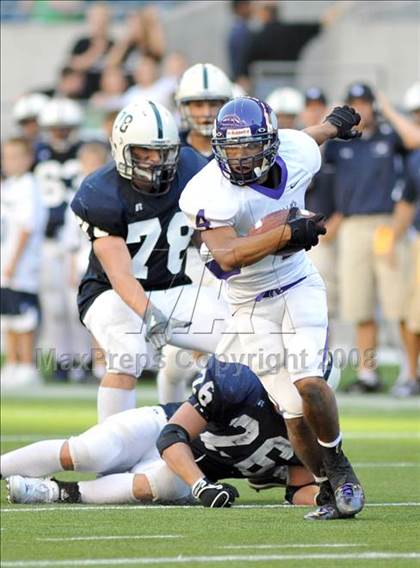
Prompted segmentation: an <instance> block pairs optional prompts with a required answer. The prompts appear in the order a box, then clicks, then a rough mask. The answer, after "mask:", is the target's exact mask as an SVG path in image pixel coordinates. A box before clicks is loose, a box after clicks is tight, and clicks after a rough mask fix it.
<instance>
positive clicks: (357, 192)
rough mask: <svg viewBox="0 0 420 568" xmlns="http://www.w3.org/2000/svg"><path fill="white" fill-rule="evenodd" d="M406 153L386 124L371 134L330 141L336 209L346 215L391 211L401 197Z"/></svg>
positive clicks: (327, 150) (328, 160)
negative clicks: (353, 138)
mask: <svg viewBox="0 0 420 568" xmlns="http://www.w3.org/2000/svg"><path fill="white" fill-rule="evenodd" d="M404 153H405V150H404V148H403V147H402V143H401V140H400V138H399V136H398V135H397V133H396V132H395V131H394V130H392V128H391V127H390V126H389V124H387V123H380V124H378V126H377V128H376V130H375V132H374V133H373V134H372V135H371V136H369V137H362V138H358V139H356V140H349V141H339V140H330V141H329V142H327V145H326V148H325V153H324V159H325V162H326V163H329V164H331V165H332V166H333V167H334V170H335V180H334V187H335V189H334V191H335V195H336V204H337V211H339V212H340V213H342V214H343V215H344V216H351V215H375V214H383V213H391V212H392V210H393V208H394V204H395V201H396V200H398V199H399V198H400V196H401V188H402V185H403V178H404V163H403V155H404Z"/></svg>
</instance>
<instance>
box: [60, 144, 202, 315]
mask: <svg viewBox="0 0 420 568" xmlns="http://www.w3.org/2000/svg"><path fill="white" fill-rule="evenodd" d="M205 164H206V161H205V160H204V159H203V158H201V156H200V155H199V154H198V153H197V152H195V151H193V150H191V149H187V148H185V149H182V150H181V153H180V159H179V164H178V169H177V174H176V176H175V178H174V180H173V182H172V184H171V188H170V190H169V191H168V192H167V193H166V194H163V195H160V196H156V195H148V194H146V193H144V192H139V191H136V190H135V189H134V188H133V187H132V185H131V182H130V181H129V180H126V179H124V178H123V177H121V176H120V175H119V173H118V171H117V169H116V167H115V164H114V162H110V163H109V164H107V165H106V166H104V167H102V168H100V169H99V170H97V171H96V172H94V173H93V174H91V175H90V176H88V177H87V178H86V179H85V180H84V181H83V183H82V185H81V187H80V189H79V191H78V192H77V193H76V195H75V197H74V199H73V201H72V203H71V208H72V210H73V211H74V213H75V214H76V216H77V217H78V218H79V222H80V225H81V227H82V229H83V230H84V231H85V232H86V233H87V234H88V236H89V238H90V240H91V241H94V240H95V239H96V238H100V237H105V236H109V235H112V236H117V237H121V238H123V239H124V240H125V241H126V243H127V248H128V250H129V252H130V256H131V258H132V261H133V262H132V266H133V274H134V276H135V277H136V278H137V280H138V281H139V282H140V283H141V285H142V286H143V288H144V289H145V290H146V291H150V290H165V289H167V288H171V287H174V286H179V285H182V284H189V283H190V282H191V280H190V279H189V278H188V276H186V274H185V251H186V249H187V247H188V244H189V242H190V239H191V234H192V230H191V229H190V228H189V227H188V223H187V220H186V218H185V216H184V214H183V213H182V212H181V211H180V209H179V206H178V201H179V196H180V194H181V192H182V190H183V189H184V187H185V185H186V184H187V183H188V181H189V180H190V179H191V178H192V177H193V176H194V175H195V174H196V173H197V172H198V171H199V170H200V169H201V168H202V167H203V166H204V165H205ZM111 287H112V286H111V284H110V282H109V280H108V277H107V276H106V274H105V272H104V270H103V268H102V265H101V264H100V262H99V260H98V259H97V258H96V256H95V254H94V252H93V248H92V250H91V253H90V257H89V265H88V268H87V271H86V273H85V275H84V276H83V278H82V282H81V285H80V288H79V296H78V305H79V312H80V317H81V319H82V320H83V317H84V315H85V313H86V311H87V309H88V308H89V307H90V305H91V304H92V302H93V301H94V300H95V298H96V297H97V296H98V295H99V294H101V293H102V292H104V291H105V290H109V289H110V288H111Z"/></svg>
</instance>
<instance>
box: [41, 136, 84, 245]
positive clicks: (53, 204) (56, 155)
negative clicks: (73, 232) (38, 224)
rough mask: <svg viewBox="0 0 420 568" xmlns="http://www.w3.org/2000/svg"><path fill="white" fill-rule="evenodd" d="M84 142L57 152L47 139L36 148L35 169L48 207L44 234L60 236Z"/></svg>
mask: <svg viewBox="0 0 420 568" xmlns="http://www.w3.org/2000/svg"><path fill="white" fill-rule="evenodd" d="M81 145H82V142H77V143H75V144H72V145H71V146H70V147H69V148H68V149H67V150H66V151H64V152H57V151H56V150H54V148H52V147H51V146H50V145H49V144H47V143H46V142H39V143H38V144H37V145H36V146H35V149H34V153H35V165H34V167H33V172H34V175H35V176H36V178H37V179H38V181H39V185H40V188H41V192H42V196H43V199H44V202H45V205H46V207H47V208H48V220H47V225H46V228H45V235H46V237H48V238H55V237H57V234H58V231H59V230H60V228H61V227H62V226H63V225H64V218H65V212H66V209H67V205H68V203H69V201H70V199H71V196H72V195H73V194H74V192H75V191H76V189H77V188H76V186H75V185H76V181H77V178H78V176H79V174H80V165H79V160H78V159H77V153H78V151H79V149H80V146H81Z"/></svg>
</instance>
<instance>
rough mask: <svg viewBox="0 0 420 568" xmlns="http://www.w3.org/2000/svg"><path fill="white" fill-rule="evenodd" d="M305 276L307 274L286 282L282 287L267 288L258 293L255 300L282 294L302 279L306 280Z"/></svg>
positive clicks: (258, 300) (259, 300)
mask: <svg viewBox="0 0 420 568" xmlns="http://www.w3.org/2000/svg"><path fill="white" fill-rule="evenodd" d="M305 278H306V276H304V277H303V278H299V280H296V281H295V282H292V283H291V284H286V286H282V287H281V288H274V289H273V290H266V291H265V292H261V294H258V296H257V297H256V298H255V301H256V302H261V300H264V299H265V298H274V297H275V296H280V294H283V292H286V291H287V290H289V289H290V288H293V286H296V284H299V282H302V280H305Z"/></svg>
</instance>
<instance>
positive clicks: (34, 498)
mask: <svg viewBox="0 0 420 568" xmlns="http://www.w3.org/2000/svg"><path fill="white" fill-rule="evenodd" d="M175 411H176V412H175ZM174 412H175V414H174V415H173V413H174ZM172 415H173V417H172V419H171V422H175V423H176V424H180V423H182V424H184V427H183V428H181V427H180V426H178V431H180V432H181V433H182V435H183V436H184V438H185V439H188V441H189V440H190V439H191V442H189V444H190V453H189V455H187V456H186V458H184V457H183V463H182V464H181V463H180V462H177V463H178V466H179V467H182V468H183V470H184V471H185V470H186V468H189V469H191V468H193V470H194V471H198V472H199V473H198V475H199V478H200V480H201V478H203V476H205V477H206V486H205V488H204V487H203V483H202V482H201V483H200V484H197V483H194V482H195V481H196V480H195V479H193V478H189V477H188V475H187V476H182V479H181V478H180V477H178V476H177V475H175V474H174V473H173V472H172V471H171V470H170V469H169V468H168V467H167V466H166V465H165V462H164V461H163V460H162V459H161V458H160V457H159V454H158V451H157V448H156V441H157V439H158V438H159V440H158V445H159V447H160V449H161V451H163V450H164V448H165V447H166V449H165V451H164V457H165V459H168V458H169V456H170V454H171V452H172V451H173V450H174V449H175V450H176V446H173V447H172V448H169V447H168V440H170V439H171V438H173V436H174V434H175V430H174V424H173V423H172V424H170V425H168V426H167V420H168V418H170V417H171V416H172ZM191 452H192V454H191ZM285 469H288V475H287V480H286V479H285V478H284V470H285ZM63 470H75V471H89V472H94V473H99V474H101V475H103V477H101V478H99V479H96V480H93V481H81V482H77V483H76V482H72V483H68V482H61V481H57V480H49V479H34V478H32V477H31V478H24V477H21V476H45V475H48V474H51V473H54V472H57V471H63ZM1 475H2V477H3V478H9V479H8V484H9V493H10V499H11V500H12V501H13V502H17V503H35V502H51V501H66V502H83V503H130V502H138V501H139V500H140V501H151V500H153V501H160V502H168V501H170V502H184V501H189V500H191V485H192V495H193V496H194V497H196V498H197V499H198V500H199V501H200V502H201V503H202V504H203V505H204V506H207V507H224V506H229V505H230V504H232V503H233V501H234V500H235V497H237V496H238V494H237V492H236V490H235V488H234V487H232V486H230V485H227V484H223V483H217V482H218V480H219V479H224V478H231V477H234V478H249V479H252V483H253V485H254V484H255V486H261V480H264V479H265V478H266V477H267V476H270V477H272V478H274V479H276V485H281V483H283V484H284V485H286V495H285V497H286V500H287V501H288V502H289V503H292V504H296V505H314V504H315V503H317V504H321V503H323V502H325V501H326V500H328V491H327V490H326V488H325V487H324V488H322V490H321V492H320V489H319V487H318V486H317V485H316V484H315V482H314V479H313V477H312V475H311V474H310V473H309V472H308V471H307V470H305V469H304V468H303V467H302V465H301V463H300V462H299V460H298V458H297V457H296V456H295V454H294V453H293V449H292V447H291V445H290V442H289V441H288V439H287V431H286V427H285V424H284V421H283V419H282V418H281V416H279V415H278V413H277V411H276V409H275V407H274V406H273V405H272V404H271V402H270V401H269V399H268V396H267V394H266V392H265V390H264V388H263V387H262V385H261V383H260V381H259V380H258V379H257V377H256V376H255V375H254V374H253V373H252V372H251V371H250V370H249V369H248V368H247V367H245V366H244V365H240V364H237V365H235V364H232V363H221V362H220V361H217V360H216V359H215V358H214V357H211V358H210V361H209V365H208V368H207V370H206V372H205V373H203V376H202V377H200V378H199V379H197V381H195V383H194V385H193V393H192V396H191V397H190V398H189V400H188V401H187V402H185V403H184V404H182V405H181V403H174V404H167V405H160V406H152V407H145V408H138V409H135V410H128V411H126V412H122V413H119V414H116V415H114V416H111V417H109V418H108V419H107V420H106V421H105V422H103V423H102V424H98V425H96V426H94V427H93V428H90V429H89V430H87V431H86V432H84V433H83V434H80V435H79V436H74V437H71V438H70V439H69V440H67V441H66V440H45V441H42V442H37V443H35V444H31V445H29V446H26V447H24V448H20V449H18V450H15V451H12V452H9V453H7V454H4V455H3V456H2V459H1ZM199 485H200V489H199V490H198V489H197V487H198V486H199ZM318 494H319V496H318ZM329 494H330V492H329ZM226 496H228V498H226ZM317 496H318V497H317Z"/></svg>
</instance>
